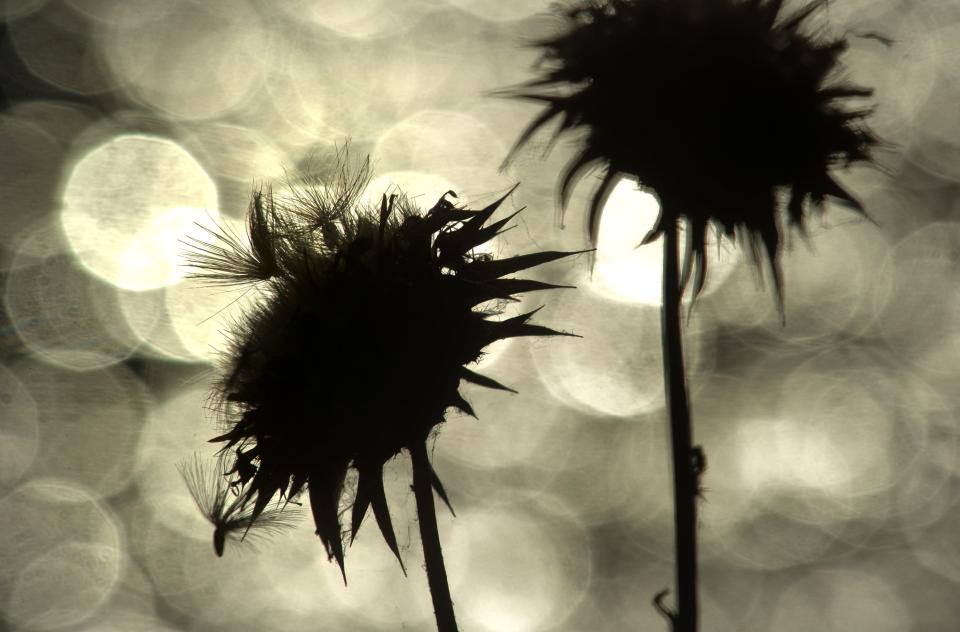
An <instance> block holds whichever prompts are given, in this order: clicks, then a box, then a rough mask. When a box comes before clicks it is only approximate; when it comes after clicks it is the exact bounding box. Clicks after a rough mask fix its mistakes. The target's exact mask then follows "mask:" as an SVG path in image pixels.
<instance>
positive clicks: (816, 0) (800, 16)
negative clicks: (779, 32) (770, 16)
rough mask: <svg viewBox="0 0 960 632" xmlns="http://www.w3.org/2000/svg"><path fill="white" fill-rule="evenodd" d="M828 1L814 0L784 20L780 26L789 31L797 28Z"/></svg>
mask: <svg viewBox="0 0 960 632" xmlns="http://www.w3.org/2000/svg"><path fill="white" fill-rule="evenodd" d="M826 3H827V0H813V2H811V3H810V4H808V5H807V6H805V7H803V8H802V9H800V10H799V11H797V12H796V13H794V14H793V15H791V16H790V19H788V20H787V21H786V22H784V23H783V24H782V25H781V26H780V28H781V29H784V30H787V31H793V30H795V29H797V28H798V27H799V26H800V25H801V24H802V23H803V22H804V21H805V20H806V19H807V18H808V17H810V16H811V15H813V14H814V13H815V12H816V11H818V10H819V9H820V7H822V6H823V5H825V4H826Z"/></svg>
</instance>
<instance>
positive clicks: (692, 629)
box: [660, 201, 699, 632]
mask: <svg viewBox="0 0 960 632" xmlns="http://www.w3.org/2000/svg"><path fill="white" fill-rule="evenodd" d="M661 203H662V201H661ZM665 216H667V217H669V216H668V215H666V214H665ZM677 259H678V247H677V222H676V220H672V221H668V222H667V225H666V227H665V230H664V244H663V307H662V308H661V321H660V325H661V330H662V331H661V342H662V345H663V377H664V390H665V393H666V399H667V404H668V410H669V413H670V442H671V448H672V453H673V492H674V497H673V503H674V536H675V541H674V543H675V547H676V565H677V569H676V572H677V611H676V613H675V614H674V616H673V617H672V623H673V632H696V631H697V629H698V625H699V621H698V619H699V617H698V612H697V610H698V608H697V504H696V499H697V480H696V479H697V474H696V473H695V472H694V448H693V432H692V424H691V421H690V407H689V404H688V402H687V381H686V376H685V374H684V369H683V342H682V339H681V332H680V299H681V288H680V278H679V274H678V263H677Z"/></svg>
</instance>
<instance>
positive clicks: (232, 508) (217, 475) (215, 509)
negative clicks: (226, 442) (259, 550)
mask: <svg viewBox="0 0 960 632" xmlns="http://www.w3.org/2000/svg"><path fill="white" fill-rule="evenodd" d="M225 462H226V459H224V458H223V455H222V454H221V455H220V457H219V458H217V459H216V460H215V463H216V467H214V468H213V469H210V468H208V467H207V465H206V464H205V463H204V461H203V459H201V457H200V456H199V455H198V454H195V455H194V456H193V458H192V459H189V460H187V461H183V462H181V463H178V464H177V469H178V470H179V471H180V475H181V476H182V477H183V480H184V482H185V483H186V484H187V489H188V490H189V491H190V495H191V496H192V497H193V502H194V503H195V504H196V505H197V508H198V509H199V510H200V513H201V514H203V517H204V518H206V520H207V522H209V523H210V524H211V525H213V550H214V552H216V554H217V557H222V556H223V549H224V546H225V545H226V542H227V540H230V541H232V542H237V543H239V542H245V541H248V540H250V539H254V540H255V539H258V538H260V537H262V536H269V535H273V534H275V533H279V532H280V531H283V530H284V529H287V528H291V527H294V526H295V525H296V523H297V521H298V520H299V515H298V512H296V511H295V510H286V507H268V508H267V509H265V510H264V511H263V512H262V513H261V514H260V515H259V516H258V517H257V521H256V529H253V530H251V527H253V526H254V523H253V507H252V505H251V503H250V502H248V499H247V498H245V497H244V496H242V495H241V494H240V493H238V492H237V490H236V489H233V486H231V485H230V483H229V481H228V480H227V477H226V471H227V470H226V469H224V467H223V466H224V464H225Z"/></svg>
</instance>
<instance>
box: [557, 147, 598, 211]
mask: <svg viewBox="0 0 960 632" xmlns="http://www.w3.org/2000/svg"><path fill="white" fill-rule="evenodd" d="M599 158H600V156H599V155H597V154H596V153H595V152H594V151H593V150H592V149H585V150H584V151H582V152H580V155H579V156H577V157H576V158H575V159H573V160H571V161H570V162H568V163H567V166H566V167H564V170H563V173H562V174H561V176H560V180H559V185H558V189H557V195H558V197H559V198H560V208H561V209H565V208H567V205H568V204H569V203H570V196H571V195H572V194H573V189H574V188H575V187H576V184H577V183H578V182H579V181H580V179H581V178H582V177H583V176H584V174H585V173H586V171H588V170H589V169H590V166H591V165H592V164H593V163H594V162H595V161H597V160H599Z"/></svg>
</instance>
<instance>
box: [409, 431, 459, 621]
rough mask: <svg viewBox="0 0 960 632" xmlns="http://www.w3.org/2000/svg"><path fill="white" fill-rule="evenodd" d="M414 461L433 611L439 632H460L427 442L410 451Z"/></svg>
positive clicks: (421, 536)
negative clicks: (439, 521)
mask: <svg viewBox="0 0 960 632" xmlns="http://www.w3.org/2000/svg"><path fill="white" fill-rule="evenodd" d="M410 457H411V459H412V461H413V494H414V497H415V498H416V500H417V517H418V522H419V523H420V540H421V542H422V543H423V560H424V562H425V563H426V566H427V583H428V584H429V585H430V596H431V598H432V599H433V611H434V614H435V615H436V618H437V632H457V620H456V618H455V617H454V615H453V600H452V599H451V598H450V586H449V584H448V583H447V571H446V569H445V568H444V565H443V551H442V549H441V548H440V533H439V531H438V530H437V516H436V513H435V512H436V508H435V506H434V503H433V484H432V482H431V480H432V477H431V474H430V472H431V469H430V462H429V461H428V460H427V458H428V457H427V446H426V442H423V443H419V442H418V443H417V445H415V446H413V447H411V448H410Z"/></svg>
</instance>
